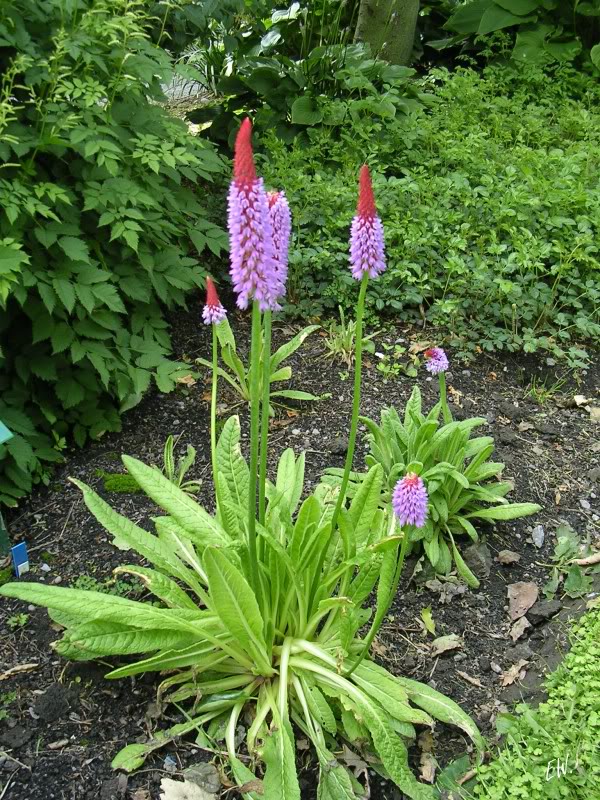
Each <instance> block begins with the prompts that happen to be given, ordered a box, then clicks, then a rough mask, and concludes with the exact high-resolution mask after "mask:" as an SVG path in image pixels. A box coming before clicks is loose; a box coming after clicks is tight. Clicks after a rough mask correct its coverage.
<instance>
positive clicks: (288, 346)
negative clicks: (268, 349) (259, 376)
mask: <svg viewBox="0 0 600 800" xmlns="http://www.w3.org/2000/svg"><path fill="white" fill-rule="evenodd" d="M320 327H321V326H320V325H308V326H307V327H306V328H303V329H302V330H301V331H300V332H299V333H297V334H296V335H295V336H294V337H293V338H292V339H290V340H289V342H286V343H285V344H282V345H281V347H280V348H279V349H278V350H276V351H275V352H274V353H273V355H272V356H271V373H273V372H275V370H276V369H277V367H278V366H279V365H280V364H281V362H282V361H285V359H286V358H289V356H291V355H292V353H294V352H295V351H296V350H297V349H298V348H299V347H300V346H301V345H302V343H303V342H304V340H305V339H306V338H307V337H308V336H310V334H311V333H312V332H313V331H316V330H318V328H320Z"/></svg>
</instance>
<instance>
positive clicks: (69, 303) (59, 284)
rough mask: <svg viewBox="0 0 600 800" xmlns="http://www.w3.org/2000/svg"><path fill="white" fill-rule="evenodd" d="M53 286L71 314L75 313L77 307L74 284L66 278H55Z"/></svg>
mask: <svg viewBox="0 0 600 800" xmlns="http://www.w3.org/2000/svg"><path fill="white" fill-rule="evenodd" d="M52 286H53V287H54V291H55V292H56V294H57V295H58V297H59V299H60V301H61V303H62V304H63V306H64V307H65V308H66V309H67V311H68V312H69V314H71V313H73V309H74V308H75V289H74V288H73V284H72V283H71V282H70V281H68V280H67V279H66V278H54V280H53V281H52Z"/></svg>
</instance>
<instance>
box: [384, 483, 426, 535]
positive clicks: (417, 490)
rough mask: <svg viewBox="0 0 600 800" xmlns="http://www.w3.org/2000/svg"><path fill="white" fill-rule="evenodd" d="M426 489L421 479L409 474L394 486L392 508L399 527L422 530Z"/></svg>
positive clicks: (424, 517) (424, 518) (424, 516)
mask: <svg viewBox="0 0 600 800" xmlns="http://www.w3.org/2000/svg"><path fill="white" fill-rule="evenodd" d="M427 499H428V498H427V489H426V488H425V484H424V483H423V481H422V479H421V478H420V477H419V476H418V475H415V473H414V472H409V473H408V475H405V476H404V477H403V478H402V479H401V480H399V481H398V483H397V484H396V488H395V489H394V494H393V496H392V508H393V509H394V514H395V515H396V516H397V517H398V521H399V522H400V525H414V526H415V528H422V527H423V525H425V520H426V518H427Z"/></svg>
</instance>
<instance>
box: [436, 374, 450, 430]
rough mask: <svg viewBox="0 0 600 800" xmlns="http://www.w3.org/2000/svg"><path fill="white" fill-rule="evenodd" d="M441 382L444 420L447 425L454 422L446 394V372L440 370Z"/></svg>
mask: <svg viewBox="0 0 600 800" xmlns="http://www.w3.org/2000/svg"><path fill="white" fill-rule="evenodd" d="M438 378H439V382H440V403H441V406H442V416H443V417H444V422H445V424H446V425H448V423H450V422H452V413H451V411H450V409H449V407H448V398H447V395H446V373H445V372H440V374H439V376H438Z"/></svg>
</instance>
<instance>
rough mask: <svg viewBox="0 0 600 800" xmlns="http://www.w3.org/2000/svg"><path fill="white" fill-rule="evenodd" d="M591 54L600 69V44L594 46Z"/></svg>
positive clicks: (595, 64) (594, 63)
mask: <svg viewBox="0 0 600 800" xmlns="http://www.w3.org/2000/svg"><path fill="white" fill-rule="evenodd" d="M590 56H591V59H592V64H593V65H594V66H595V67H596V68H597V69H600V44H595V45H594V46H593V47H592V49H591V50H590Z"/></svg>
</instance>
